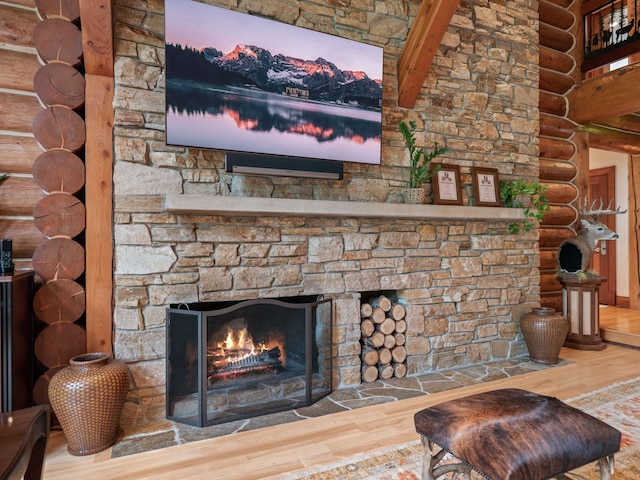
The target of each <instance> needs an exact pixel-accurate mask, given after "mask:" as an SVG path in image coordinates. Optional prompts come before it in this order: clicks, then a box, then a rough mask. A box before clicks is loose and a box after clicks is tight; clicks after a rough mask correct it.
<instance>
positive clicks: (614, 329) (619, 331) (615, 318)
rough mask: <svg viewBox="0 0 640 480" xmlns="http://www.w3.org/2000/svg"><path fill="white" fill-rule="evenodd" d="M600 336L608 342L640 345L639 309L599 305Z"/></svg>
mask: <svg viewBox="0 0 640 480" xmlns="http://www.w3.org/2000/svg"><path fill="white" fill-rule="evenodd" d="M600 337H601V338H602V339H603V340H606V341H609V342H615V343H620V344H623V345H631V346H634V347H640V310H631V309H629V308H619V307H610V306H608V305H603V306H601V307H600Z"/></svg>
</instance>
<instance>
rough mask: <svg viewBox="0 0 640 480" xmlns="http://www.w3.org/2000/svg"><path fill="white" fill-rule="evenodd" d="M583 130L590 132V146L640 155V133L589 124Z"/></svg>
mask: <svg viewBox="0 0 640 480" xmlns="http://www.w3.org/2000/svg"><path fill="white" fill-rule="evenodd" d="M581 130H583V131H586V132H588V133H589V147H591V148H599V149H601V150H610V151H614V152H620V153H627V154H629V155H640V135H635V134H632V133H626V132H620V131H618V130H613V129H610V128H604V127H598V126H595V125H588V126H586V127H583V128H582V129H581Z"/></svg>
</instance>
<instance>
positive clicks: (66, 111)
mask: <svg viewBox="0 0 640 480" xmlns="http://www.w3.org/2000/svg"><path fill="white" fill-rule="evenodd" d="M32 118H33V122H32V125H31V128H32V130H33V134H34V135H35V137H36V140H38V142H39V143H40V145H42V146H43V147H44V148H45V149H46V150H53V149H56V148H62V149H64V150H69V151H71V152H77V151H78V150H80V149H81V148H82V147H83V146H84V143H85V140H86V131H85V123H84V120H83V119H82V117H81V116H80V115H78V114H77V113H76V112H74V111H73V110H71V109H70V108H69V107H58V106H54V107H49V108H46V109H44V110H40V111H39V112H38V113H37V114H36V115H35V116H33V117H32Z"/></svg>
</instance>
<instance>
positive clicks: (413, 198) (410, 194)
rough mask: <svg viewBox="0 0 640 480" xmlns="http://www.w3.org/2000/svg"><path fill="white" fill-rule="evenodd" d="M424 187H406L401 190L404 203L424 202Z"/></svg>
mask: <svg viewBox="0 0 640 480" xmlns="http://www.w3.org/2000/svg"><path fill="white" fill-rule="evenodd" d="M424 197H425V195H424V189H423V188H422V187H420V188H407V189H405V190H403V191H402V198H403V199H404V203H411V204H422V203H424Z"/></svg>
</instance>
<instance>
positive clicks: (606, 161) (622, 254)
mask: <svg viewBox="0 0 640 480" xmlns="http://www.w3.org/2000/svg"><path fill="white" fill-rule="evenodd" d="M627 162H628V156H627V154H626V153H616V152H609V151H606V150H598V149H595V148H591V149H589V168H591V169H596V168H605V167H612V166H613V167H615V168H616V175H615V177H616V178H615V181H616V193H615V198H616V204H615V206H614V208H616V207H618V206H619V207H620V209H621V210H627V209H628V208H629V168H628V164H627ZM615 217H616V233H617V234H618V235H620V237H619V238H618V239H617V240H614V241H615V242H616V295H617V296H619V297H628V296H629V215H628V214H627V213H624V214H620V215H616V216H615Z"/></svg>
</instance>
